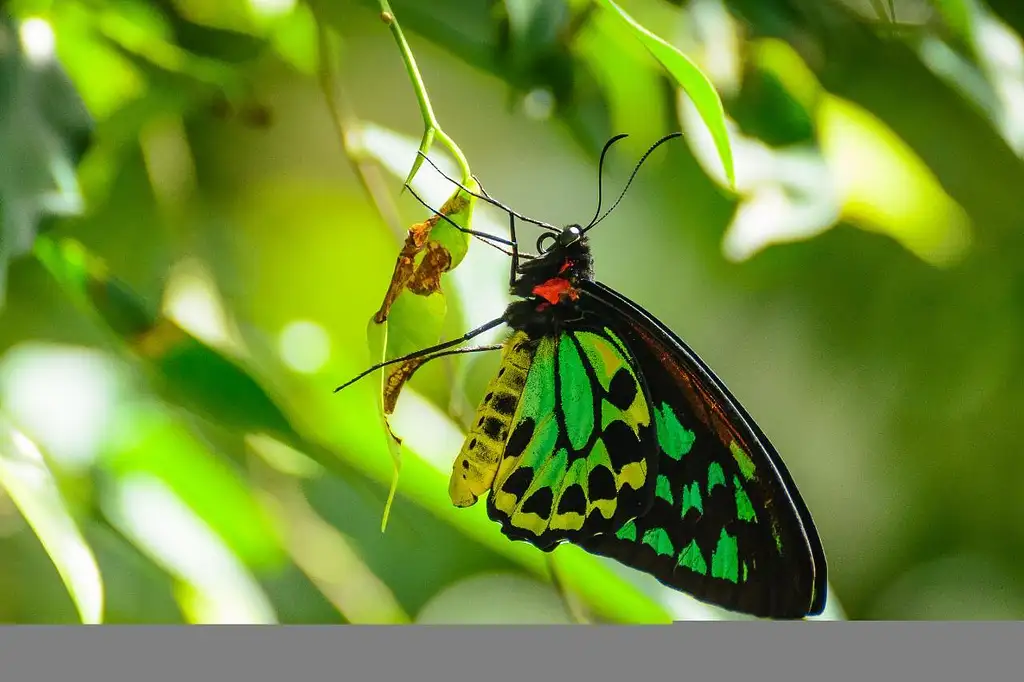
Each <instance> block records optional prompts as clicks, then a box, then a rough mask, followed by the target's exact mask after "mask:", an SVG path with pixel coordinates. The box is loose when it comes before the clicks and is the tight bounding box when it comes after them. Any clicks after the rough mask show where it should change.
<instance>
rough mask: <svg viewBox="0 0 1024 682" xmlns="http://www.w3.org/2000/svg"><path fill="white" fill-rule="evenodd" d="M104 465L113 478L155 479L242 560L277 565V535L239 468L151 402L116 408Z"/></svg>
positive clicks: (279, 559)
mask: <svg viewBox="0 0 1024 682" xmlns="http://www.w3.org/2000/svg"><path fill="white" fill-rule="evenodd" d="M111 440H112V442H111V444H110V446H109V453H108V455H107V457H106V458H105V462H104V464H105V468H106V469H107V470H108V471H110V472H111V473H112V474H113V475H114V476H115V477H116V478H118V479H121V478H126V477H129V476H136V475H140V474H146V475H150V476H153V477H156V478H157V479H159V480H160V481H161V482H162V483H163V484H164V485H165V486H167V487H168V489H170V490H171V491H173V492H174V494H175V495H176V496H177V497H178V498H179V499H180V500H181V501H182V502H183V503H184V504H185V505H187V506H188V507H189V508H190V509H191V510H192V511H193V512H194V513H195V514H196V515H197V516H198V517H199V518H201V519H203V521H204V522H205V523H206V524H208V525H209V526H210V528H211V529H212V530H213V531H214V532H216V533H217V534H218V535H219V536H220V537H221V539H222V540H223V541H224V543H225V544H226V545H227V546H228V547H229V548H230V549H231V550H232V551H233V552H234V553H235V554H236V555H237V556H238V557H239V558H240V559H242V560H243V561H244V562H245V563H247V564H249V565H251V566H255V567H279V566H280V564H281V562H282V561H283V560H284V552H283V548H282V547H281V544H280V538H279V537H278V536H277V533H276V531H275V529H274V527H273V525H272V523H271V520H270V518H269V517H268V516H267V514H266V513H264V511H263V509H262V507H261V505H260V502H259V500H257V499H256V498H255V496H254V495H253V493H252V491H251V489H250V488H249V486H248V485H247V483H246V481H245V480H243V479H242V478H241V477H240V476H239V474H238V473H237V472H235V471H233V470H231V469H230V468H229V467H228V466H227V465H226V464H225V463H224V461H223V460H222V459H220V458H217V457H215V456H214V455H213V454H212V453H211V452H209V451H208V449H207V448H206V447H205V446H204V444H203V443H201V442H200V441H198V439H196V438H195V437H194V436H192V435H191V434H190V433H188V431H186V430H185V429H184V428H182V427H180V426H179V425H177V424H175V423H174V421H173V420H172V419H171V418H170V417H169V416H168V415H167V414H165V413H163V412H162V411H161V410H160V409H158V408H157V407H156V406H144V405H139V406H131V407H126V408H124V409H123V410H122V411H121V413H120V414H119V420H118V424H117V425H116V426H115V429H114V435H113V437H112V439H111Z"/></svg>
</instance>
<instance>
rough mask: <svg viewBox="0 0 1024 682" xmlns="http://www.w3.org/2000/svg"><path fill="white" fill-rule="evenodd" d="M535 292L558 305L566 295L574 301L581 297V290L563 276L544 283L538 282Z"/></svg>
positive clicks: (552, 303)
mask: <svg viewBox="0 0 1024 682" xmlns="http://www.w3.org/2000/svg"><path fill="white" fill-rule="evenodd" d="M533 293H534V294H536V295H537V296H540V297H541V298H543V299H544V300H545V301H547V302H548V303H550V304H551V305H557V304H558V303H559V302H561V300H562V299H563V298H565V297H567V298H569V299H571V300H573V301H575V300H576V299H577V298H579V297H580V292H579V291H577V290H576V288H575V287H574V286H573V285H572V284H570V283H569V280H567V279H563V278H561V277H552V278H551V279H549V280H548V281H546V282H544V283H543V284H538V285H537V286H535V287H534V288H533Z"/></svg>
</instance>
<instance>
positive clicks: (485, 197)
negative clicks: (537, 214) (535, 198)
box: [416, 150, 561, 233]
mask: <svg viewBox="0 0 1024 682" xmlns="http://www.w3.org/2000/svg"><path fill="white" fill-rule="evenodd" d="M416 154H418V155H419V156H422V157H423V160H424V161H426V162H427V163H429V164H430V165H431V166H433V168H434V170H436V171H437V172H438V173H439V174H440V175H441V177H442V178H444V179H445V180H447V181H448V182H450V183H452V184H453V185H455V186H456V187H458V188H459V189H461V190H462V191H463V192H465V193H466V194H468V195H470V196H471V197H476V198H477V199H479V200H480V201H484V202H487V203H488V204H490V205H492V206H496V207H497V208H500V209H501V210H502V211H505V213H508V214H510V215H513V216H515V217H516V218H519V219H520V220H522V221H523V222H524V223H530V224H531V225H536V226H538V227H542V228H544V229H545V230H548V231H550V232H554V233H558V232H561V230H560V229H558V228H557V227H555V226H554V225H551V224H550V223H545V222H544V221H542V220H534V219H533V218H527V217H526V216H524V215H521V214H519V213H516V212H515V211H513V210H512V209H511V208H509V207H508V206H506V205H505V204H503V203H501V202H500V201H498V200H497V199H494V198H492V197H491V196H489V195H488V194H486V193H484V194H477V193H476V192H474V191H473V190H471V189H469V188H468V187H466V186H465V185H463V184H462V183H461V182H459V181H458V180H456V179H455V178H453V177H451V176H450V175H448V174H447V173H445V172H444V171H443V170H441V169H440V168H438V167H437V164H436V163H434V162H433V161H431V160H430V157H429V156H427V155H426V154H424V153H423V152H421V151H419V150H417V151H416ZM474 179H475V178H474Z"/></svg>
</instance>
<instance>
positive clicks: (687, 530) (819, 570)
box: [578, 283, 826, 618]
mask: <svg viewBox="0 0 1024 682" xmlns="http://www.w3.org/2000/svg"><path fill="white" fill-rule="evenodd" d="M585 291H586V292H587V293H588V294H589V295H588V297H587V298H588V304H587V307H588V309H589V310H591V311H593V314H594V315H596V316H599V317H602V318H606V319H609V320H617V322H616V323H615V329H616V330H617V331H618V332H619V335H620V336H621V338H623V339H624V340H625V341H626V343H627V345H628V347H629V351H630V352H631V353H632V354H633V356H634V358H635V361H636V363H637V366H638V367H639V370H640V374H641V376H642V377H643V385H644V386H645V389H646V391H647V394H648V401H649V405H650V410H651V413H652V416H653V419H654V424H655V431H656V440H657V448H658V463H657V473H656V477H655V485H654V492H655V494H654V498H653V502H652V504H651V507H650V509H649V510H648V511H647V512H646V513H645V514H642V515H640V516H639V517H638V518H635V519H632V520H630V521H628V522H626V523H625V524H623V525H622V526H620V527H618V528H617V529H616V530H615V531H612V532H605V533H601V534H598V535H594V536H591V537H584V538H580V539H579V541H578V544H580V545H581V546H583V547H584V548H586V549H587V550H589V551H591V552H594V553H597V554H603V555H606V556H609V557H612V558H614V559H617V560H618V561H620V562H622V563H624V564H626V565H629V566H632V567H634V568H637V569H640V570H642V571H645V572H647V573H650V574H652V575H654V576H655V577H656V578H658V579H659V580H660V581H662V582H663V583H665V584H667V585H669V586H671V587H675V588H677V589H682V590H684V591H686V592H689V593H691V594H693V595H694V596H696V597H697V598H699V599H702V600H704V601H708V602H712V603H715V604H718V605H720V606H723V607H725V608H729V609H733V610H739V611H745V612H748V613H752V614H754V615H759V616H768V617H776V618H798V617H803V616H805V615H808V614H813V613H819V612H820V611H821V610H822V608H823V606H824V598H825V584H826V583H825V560H824V553H823V551H822V549H821V545H820V541H819V540H818V537H817V534H816V532H815V530H814V526H813V524H812V522H811V520H810V515H809V513H808V512H807V509H806V507H805V506H804V503H803V501H802V500H801V499H800V497H799V493H797V491H796V488H795V486H794V485H793V482H792V479H791V478H790V476H789V474H788V472H787V471H786V469H785V466H784V465H783V464H782V462H781V459H780V458H779V457H778V455H777V453H775V450H774V449H773V448H772V446H771V444H770V443H769V441H768V439H767V438H766V437H765V436H764V434H763V433H761V431H760V430H759V429H758V428H757V426H756V424H754V422H753V420H752V419H751V418H750V417H749V416H748V415H747V414H746V412H744V411H743V409H742V407H740V406H739V404H738V403H737V402H736V401H735V399H733V398H732V396H731V395H730V394H729V392H728V390H727V389H726V388H725V386H724V384H722V383H721V381H720V380H718V379H717V377H715V376H714V374H713V373H711V371H710V370H709V369H708V368H707V367H706V366H705V365H704V364H703V363H702V362H701V361H700V360H699V359H698V358H697V356H696V355H695V354H694V353H693V352H692V351H691V350H690V349H689V348H687V347H686V346H685V344H683V343H682V341H680V340H679V339H678V338H676V337H675V336H674V335H673V334H672V333H671V332H670V331H669V330H667V329H666V328H665V327H664V326H662V325H661V324H660V323H659V322H657V320H655V319H654V318H653V317H651V316H650V315H649V314H647V313H645V312H644V311H643V310H642V309H641V308H639V307H638V306H636V305H635V304H632V303H631V302H629V301H627V300H626V299H624V298H623V297H621V296H620V295H619V294H617V293H615V292H613V291H611V290H610V289H608V288H607V287H604V286H603V285H600V284H596V283H588V285H587V287H586V289H585Z"/></svg>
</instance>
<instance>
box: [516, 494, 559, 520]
mask: <svg viewBox="0 0 1024 682" xmlns="http://www.w3.org/2000/svg"><path fill="white" fill-rule="evenodd" d="M554 502H555V496H554V493H552V492H551V488H547V487H544V488H540V489H539V490H537V491H536V492H535V493H533V494H532V495H530V497H529V498H527V500H526V502H525V503H524V504H523V506H522V508H521V509H522V512H523V513H524V514H536V515H537V516H539V517H541V518H542V519H544V520H545V521H546V520H547V519H548V518H550V516H551V505H552V504H554Z"/></svg>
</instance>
